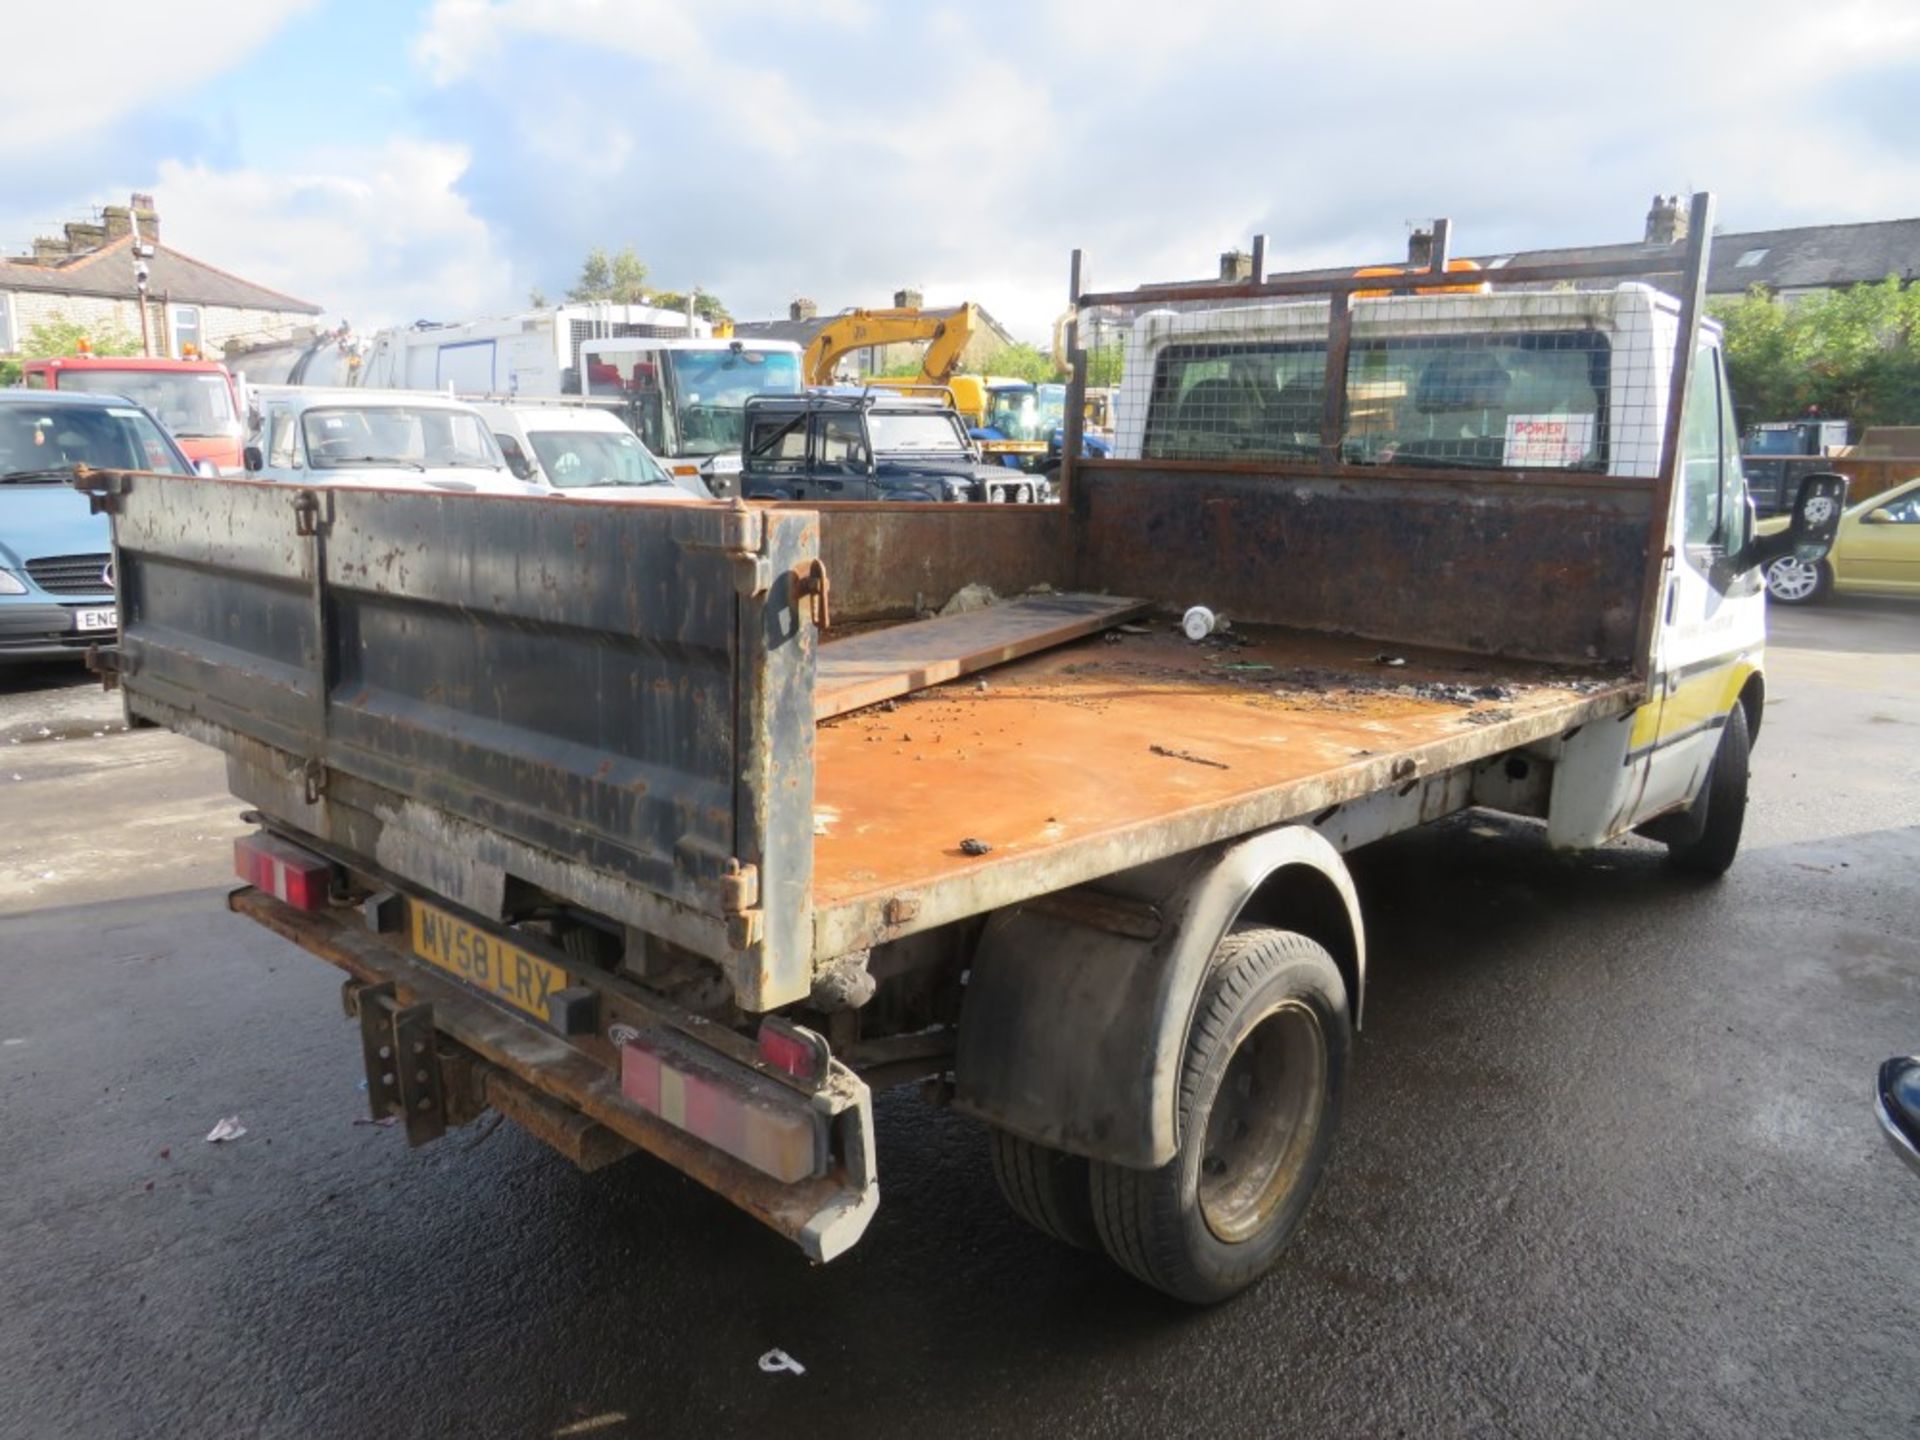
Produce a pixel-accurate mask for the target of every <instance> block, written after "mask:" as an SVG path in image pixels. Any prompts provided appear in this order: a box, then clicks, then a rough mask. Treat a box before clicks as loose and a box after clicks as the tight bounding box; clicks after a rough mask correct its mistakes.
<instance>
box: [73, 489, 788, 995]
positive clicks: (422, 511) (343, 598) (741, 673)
mask: <svg viewBox="0 0 1920 1440" xmlns="http://www.w3.org/2000/svg"><path fill="white" fill-rule="evenodd" d="M84 483H85V487H86V488H88V489H91V490H93V491H94V492H95V493H97V494H98V495H100V497H101V498H100V502H99V503H101V504H102V505H103V506H104V507H105V508H108V509H109V510H110V512H111V513H112V515H113V518H114V546H115V551H116V556H115V563H116V565H117V567H118V584H119V594H120V605H121V626H122V628H121V640H120V644H119V647H118V652H117V654H116V655H114V656H113V657H112V658H111V659H110V660H109V661H108V664H109V665H111V666H113V667H114V668H117V670H118V672H119V675H120V678H121V682H122V684H123V685H124V687H125V690H126V695H127V708H128V712H129V714H130V715H132V716H136V717H140V718H144V719H149V720H152V721H155V722H157V723H159V724H162V725H166V726H169V727H171V728H173V729H176V730H179V731H182V732H183V733H186V734H189V735H191V736H194V737H195V738H197V739H200V740H202V741H205V742H206V743H209V744H212V745H216V746H218V747H220V748H221V749H222V750H224V751H225V752H226V753H227V755H228V757H229V766H228V768H229V778H230V780H231V783H232V787H233V790H234V792H235V794H237V795H239V796H241V797H242V798H244V799H245V800H247V801H249V802H250V803H252V804H253V805H256V806H258V807H259V809H260V810H262V811H264V812H265V813H266V814H267V815H269V816H271V817H274V818H276V819H278V820H280V821H282V822H284V823H285V824H286V825H288V826H290V827H292V828H293V829H296V830H299V831H302V832H304V833H306V834H309V835H312V836H315V837H317V838H319V839H322V840H324V841H326V842H328V843H330V844H331V845H333V846H336V847H338V848H339V849H341V850H343V851H347V852H350V853H354V854H359V855H363V856H366V857H368V858H369V859H371V860H373V861H374V862H376V863H377V864H378V866H379V867H381V868H382V869H383V870H384V871H386V872H388V873H391V874H394V875H396V876H399V877H402V878H404V879H406V880H408V881H411V882H412V883H414V884H416V885H418V886H420V887H421V888H423V889H424V890H426V891H428V892H431V893H434V894H438V895H443V896H445V897H447V898H448V899H450V900H452V901H453V902H455V903H456V904H458V905H460V906H463V907H464V908H466V909H468V910H470V911H472V912H474V913H475V914H477V915H480V916H482V917H486V918H488V919H492V920H502V919H504V918H506V916H507V915H508V913H509V911H510V910H512V909H514V908H515V907H517V906H519V907H523V906H525V905H526V904H528V903H538V902H541V901H544V900H547V899H549V898H551V899H553V900H558V901H562V902H565V903H570V904H573V905H578V906H581V907H583V908H585V909H587V910H590V911H593V912H595V913H597V914H600V915H603V916H606V917H609V918H611V919H614V920H618V921H622V922H625V923H629V924H633V925H636V926H640V927H643V928H645V929H646V930H648V931H649V932H651V933H653V934H655V935H658V936H661V937H663V938H665V939H668V940H671V941H673V942H674V943H677V944H680V945H684V946H686V947H687V948H689V949H692V950H695V951H697V952H698V953H701V954H704V955H706V956H708V957H710V958H712V959H714V960H715V961H717V962H719V963H720V964H721V965H722V967H723V969H724V970H725V971H726V973H727V974H728V976H729V978H730V979H731V981H732V983H733V987H734V991H735V994H736V997H737V998H738V1000H739V1003H740V1004H741V1005H742V1006H743V1007H744V1008H747V1009H749V1010H765V1009H769V1008H772V1007H774V1006H777V1005H781V1004H786V1003H788V1002H791V1001H793V1000H796V999H799V998H801V997H803V996H804V995H805V994H806V993H807V989H808V985H809V982H810V978H811V953H810V934H811V930H810V905H811V901H810V897H809V891H810V884H811V870H812V842H811V835H812V801H813V769H812V766H813V716H812V708H811V707H812V689H813V678H814V660H815V648H816V636H815V626H814V624H813V622H812V619H811V618H810V615H809V610H808V607H807V603H806V598H805V592H806V589H807V581H806V579H805V578H804V577H805V576H806V575H807V574H808V572H809V570H810V567H811V566H812V562H813V561H814V559H815V557H816V555H817V553H818V532H817V522H816V519H815V516H814V515H813V514H811V513H808V512H801V511H760V510H748V509H746V508H745V507H743V506H739V505H734V506H726V505H720V504H713V505H670V506H669V505H661V506H652V505H606V504H596V503H594V502H591V501H578V500H570V499H565V498H555V499H551V500H544V499H525V498H518V497H515V498H496V497H489V496H478V495H465V494H459V495H455V494H443V493H424V492H408V491H389V490H362V489H344V488H343V489H325V488H317V489H312V490H305V489H299V488H296V487H292V486H287V485H277V484H263V483H257V482H248V481H236V480H212V479H203V478H199V477H184V476H161V475H149V474H135V473H123V472H104V473H101V472H97V473H95V474H94V475H93V476H92V477H90V478H89V479H88V480H87V481H85V482H84Z"/></svg>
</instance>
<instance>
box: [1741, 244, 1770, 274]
mask: <svg viewBox="0 0 1920 1440" xmlns="http://www.w3.org/2000/svg"><path fill="white" fill-rule="evenodd" d="M1766 258H1767V252H1766V250H1765V249H1761V250H1749V251H1747V252H1746V253H1744V254H1743V255H1741V257H1740V258H1739V259H1738V260H1736V261H1734V262H1733V268H1734V269H1736V270H1751V269H1752V268H1753V267H1754V266H1756V265H1758V264H1759V263H1760V262H1761V261H1762V260H1764V259H1766Z"/></svg>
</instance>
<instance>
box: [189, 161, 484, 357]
mask: <svg viewBox="0 0 1920 1440" xmlns="http://www.w3.org/2000/svg"><path fill="white" fill-rule="evenodd" d="M467 163H468V155H467V151H466V150H465V149H464V148H463V147H461V146H458V145H448V144H438V143H431V142H425V141H419V140H408V139H396V140H391V141H388V142H386V143H385V144H383V145H380V146H377V147H371V148H364V149H348V150H336V151H330V152H317V153H314V154H311V155H308V156H305V157H302V158H301V159H300V160H299V161H298V162H296V163H294V164H291V165H289V166H288V167H287V168H285V169H274V170H258V169H237V170H216V169H212V168H209V167H207V166H205V165H184V164H180V163H178V162H175V161H168V162H166V163H164V164H163V165H162V166H161V167H160V175H159V181H158V184H157V185H156V186H155V187H154V191H155V195H154V198H155V203H156V204H157V205H158V207H159V209H160V213H161V218H162V224H163V226H164V235H165V239H166V241H167V243H168V244H169V245H173V246H176V247H178V248H179V249H181V250H184V251H185V252H187V253H188V254H190V255H193V256H195V257H196V258H199V259H203V260H206V261H207V262H208V263H210V264H214V265H218V266H220V267H221V268H222V269H224V270H231V271H233V272H234V273H236V274H239V275H242V276H245V277H246V278H247V279H249V280H254V281H257V282H259V283H260V284H263V285H270V286H272V287H274V288H276V289H281V290H285V291H287V292H288V293H290V294H293V295H296V296H298V297H299V298H300V299H303V300H310V301H312V302H313V303H314V304H316V305H320V306H323V307H324V308H325V310H326V313H327V315H328V316H330V317H331V316H345V317H346V318H348V319H350V320H352V322H353V323H354V325H355V326H356V327H357V328H358V329H360V330H362V331H365V330H369V329H372V328H374V327H376V326H378V325H382V324H389V323H401V322H406V321H411V320H415V319H420V318H435V319H460V318H466V317H468V316H471V315H479V314H486V313H488V312H498V311H500V310H503V309H510V308H511V307H512V305H513V302H514V295H513V289H512V270H511V267H510V266H509V264H508V263H507V261H506V259H505V257H503V256H502V255H501V254H500V253H499V252H498V251H497V250H496V248H495V246H494V243H493V238H492V235H491V234H490V232H489V230H488V228H487V225H486V223H485V222H484V221H482V220H481V219H480V218H479V217H478V216H476V215H475V214H474V213H473V211H472V210H471V209H470V208H469V207H468V205H467V202H466V201H465V200H464V199H463V198H461V196H460V194H459V193H458V190H457V189H456V186H457V184H458V182H459V180H460V177H461V176H462V174H463V173H465V171H466V168H467Z"/></svg>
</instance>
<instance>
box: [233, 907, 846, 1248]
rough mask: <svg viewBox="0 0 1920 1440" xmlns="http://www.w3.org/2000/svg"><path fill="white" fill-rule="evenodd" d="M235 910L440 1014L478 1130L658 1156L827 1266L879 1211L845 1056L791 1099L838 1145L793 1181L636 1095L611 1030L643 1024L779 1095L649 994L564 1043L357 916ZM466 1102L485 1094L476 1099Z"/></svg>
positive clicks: (355, 980) (718, 1081) (386, 994)
mask: <svg viewBox="0 0 1920 1440" xmlns="http://www.w3.org/2000/svg"><path fill="white" fill-rule="evenodd" d="M228 905H229V908H231V909H232V910H233V911H234V912H235V913H236V914H240V915H245V916H246V917H247V918H249V919H251V920H254V921H257V922H258V923H259V924H262V925H264V926H266V927H267V928H268V929H269V930H272V931H274V932H275V933H276V934H278V935H281V936H284V937H285V938H286V939H288V940H291V941H293V943H294V944H296V945H298V946H300V947H301V948H302V949H303V950H306V951H307V952H309V953H310V954H313V955H316V956H318V957H319V958H320V959H322V960H325V961H327V962H328V963H329V964H331V965H335V966H337V967H339V968H340V969H341V970H343V971H345V972H346V973H347V975H348V977H349V979H348V981H347V990H346V999H347V1003H348V1007H349V1010H350V1012H352V1013H356V1014H358V1013H359V1011H360V999H361V997H362V996H366V995H368V992H369V991H372V992H373V994H374V995H377V996H379V997H380V1003H381V1004H382V1005H383V1006H387V1007H389V1008H391V1007H402V1008H405V1009H408V1010H412V1009H413V1008H414V1007H420V1006H431V1012H430V1022H431V1026H432V1029H433V1031H434V1032H435V1033H436V1036H437V1037H441V1039H442V1040H443V1041H451V1042H452V1044H451V1046H448V1045H446V1044H444V1043H441V1044H439V1045H438V1050H439V1054H440V1060H441V1065H440V1067H439V1068H440V1075H439V1078H438V1079H437V1080H436V1081H435V1082H434V1084H433V1086H432V1088H433V1089H434V1090H435V1091H436V1092H439V1091H444V1092H445V1093H446V1095H447V1096H448V1097H449V1098H448V1101H447V1110H448V1112H449V1115H448V1123H451V1124H458V1123H464V1122H465V1121H466V1120H468V1119H471V1118H472V1116H473V1114H474V1113H477V1109H478V1107H479V1106H481V1105H486V1106H491V1107H492V1108H494V1109H497V1110H499V1111H500V1112H501V1113H503V1114H505V1115H506V1116H507V1117H508V1118H509V1119H511V1120H514V1121H515V1122H516V1123H518V1124H520V1125H522V1126H523V1127H524V1128H526V1129H528V1130H530V1131H532V1133H534V1134H535V1135H536V1136H538V1137H539V1138H540V1139H542V1140H545V1141H547V1142H548V1143H549V1144H551V1145H553V1146H554V1148H556V1149H558V1150H560V1151H561V1152H562V1153H563V1154H565V1155H567V1156H568V1157H569V1158H570V1159H572V1160H574V1162H575V1163H576V1164H579V1165H580V1166H581V1167H582V1168H584V1169H591V1168H594V1167H595V1166H596V1165H597V1164H601V1163H605V1161H606V1160H608V1159H615V1158H618V1157H619V1156H620V1155H623V1154H625V1153H627V1151H628V1149H629V1148H632V1149H639V1150H645V1151H647V1152H648V1153H649V1154H651V1155H654V1156H656V1157H658V1158H659V1159H661V1160H664V1161H666V1162H667V1163H668V1164H669V1165H671V1166H673V1167H674V1168H675V1169H677V1170H679V1171H681V1172H682V1173H683V1174H686V1175H688V1176H690V1177H691V1178H693V1179H695V1180H697V1181H699V1182H700V1183H701V1184H702V1185H704V1186H706V1187H707V1188H708V1189H709V1190H712V1191H714V1192H715V1193H716V1194H718V1195H720V1196H722V1197H723V1198H725V1199H727V1200H730V1201H731V1202H733V1204H735V1205H737V1206H739V1207H740V1208H741V1209H742V1210H745V1211H746V1212H747V1213H748V1214H749V1215H752V1216H753V1217H754V1218H755V1219H756V1220H759V1221H760V1222H761V1223H762V1224H764V1225H766V1226H767V1227H768V1228H769V1229H772V1230H774V1231H776V1232H778V1233H779V1234H781V1235H783V1236H785V1237H786V1238H787V1239H789V1240H791V1241H793V1242H794V1243H795V1244H796V1245H798V1246H799V1247H800V1248H801V1250H802V1251H804V1252H805V1253H806V1255H807V1256H808V1258H809V1259H812V1260H814V1261H826V1260H831V1259H833V1258H834V1257H835V1256H837V1255H840V1254H842V1253H844V1252H845V1251H846V1250H847V1249H849V1248H850V1247H851V1246H852V1245H853V1244H854V1243H855V1242H857V1241H858V1240H859V1239H860V1237H861V1236H862V1235H863V1234H864V1233H865V1232H866V1228H867V1225H868V1223H869V1222H870V1221H871V1220H872V1218H873V1214H874V1211H875V1210H876V1209H877V1208H878V1206H879V1201H880V1192H879V1186H878V1184H877V1182H876V1180H875V1175H874V1155H873V1105H872V1095H871V1092H870V1091H869V1090H868V1088H867V1086H866V1085H865V1084H864V1083H863V1082H862V1081H861V1080H860V1079H859V1078H858V1077H857V1076H855V1075H854V1074H853V1072H852V1071H850V1070H848V1069H847V1068H846V1067H845V1066H843V1065H840V1064H838V1063H837V1062H835V1063H834V1064H833V1065H832V1067H831V1073H830V1075H829V1076H828V1079H827V1081H826V1082H825V1083H824V1084H823V1085H822V1086H820V1087H818V1089H817V1090H815V1091H813V1092H810V1093H803V1092H802V1091H801V1090H800V1089H797V1088H793V1087H787V1088H786V1089H784V1090H783V1091H781V1092H780V1096H781V1099H780V1101H779V1103H784V1104H786V1105H789V1106H791V1107H794V1108H795V1109H796V1110H799V1111H808V1110H811V1111H815V1112H819V1113H822V1114H824V1115H825V1117H826V1119H827V1126H826V1132H825V1133H826V1135H827V1137H828V1144H827V1153H826V1154H825V1156H824V1157H823V1162H824V1163H823V1164H822V1165H821V1167H820V1173H817V1174H815V1175H812V1176H809V1177H807V1178H803V1179H800V1180H798V1181H795V1182H792V1183H783V1182H781V1181H779V1180H776V1179H774V1178H773V1177H772V1176H770V1175H768V1174H765V1173H762V1171H760V1170H758V1169H756V1168H754V1167H753V1166H752V1165H750V1164H747V1163H746V1162H744V1161H743V1160H741V1159H738V1158H735V1156H734V1155H731V1154H728V1153H726V1152H725V1151H723V1150H721V1149H718V1148H716V1147H715V1146H713V1145H710V1144H707V1143H706V1142H704V1141H702V1140H700V1139H698V1138H696V1137H695V1136H693V1135H691V1134H689V1133H687V1131H685V1130H683V1129H679V1128H676V1126H675V1125H673V1124H671V1123H669V1122H668V1121H667V1120H665V1119H662V1118H660V1116H658V1115H655V1114H651V1113H649V1112H648V1111H647V1110H645V1109H642V1108H641V1107H640V1106H639V1105H637V1104H635V1103H634V1102H632V1101H631V1100H629V1099H628V1098H627V1096H626V1095H625V1094H623V1092H622V1076H621V1072H620V1070H619V1069H618V1068H617V1067H618V1066H619V1064H620V1051H619V1050H618V1049H617V1048H616V1047H615V1045H614V1044H613V1043H611V1042H610V1041H609V1040H608V1039H607V1032H608V1031H615V1030H619V1029H621V1028H622V1027H623V1026H626V1027H632V1026H636V1025H638V1026H642V1027H651V1028H652V1029H654V1030H655V1031H656V1032H661V1031H666V1032H671V1033H672V1035H673V1041H674V1043H675V1044H676V1045H677V1046H678V1047H679V1049H680V1051H681V1053H683V1054H684V1053H687V1052H688V1051H697V1052H698V1064H699V1068H700V1070H701V1073H702V1075H703V1076H704V1077H705V1079H706V1080H707V1082H708V1083H710V1084H712V1085H715V1086H718V1087H720V1088H723V1089H731V1090H734V1091H737V1092H738V1093H740V1094H748V1093H753V1094H755V1095H757V1096H758V1097H759V1103H761V1104H765V1103H766V1096H767V1093H768V1089H769V1086H768V1078H767V1075H766V1073H765V1072H764V1070H763V1069H761V1070H756V1068H755V1067H753V1066H751V1065H750V1064H748V1063H746V1062H745V1061H743V1059H742V1057H741V1055H740V1053H739V1049H738V1046H734V1045H731V1044H721V1045H712V1046H709V1045H700V1044H697V1043H696V1042H693V1041H690V1040H689V1038H688V1035H687V1029H686V1027H684V1026H683V1025H682V1023H681V1022H680V1021H679V1020H676V1019H675V1018H673V1017H671V1016H669V1015H667V1014H666V1013H665V1012H664V1011H663V1010H661V1009H658V1008H654V1007H653V1006H652V1004H651V1002H650V1001H648V1000H645V999H641V998H639V997H638V996H636V995H635V994H634V993H633V992H634V990H635V988H636V987H632V986H628V985H625V984H621V983H618V982H613V981H611V980H610V982H609V984H608V985H607V986H605V987H602V988H601V989H600V990H599V992H598V995H597V1000H598V1013H599V1015H600V1017H601V1022H602V1023H601V1025H600V1026H599V1030H598V1033H596V1034H593V1035H590V1036H575V1037H563V1036H561V1035H558V1034H556V1033H554V1032H553V1031H551V1030H549V1029H547V1028H544V1027H542V1026H540V1025H538V1024H535V1023H534V1022H532V1021H530V1020H526V1019H522V1018H520V1017H519V1016H518V1015H516V1014H515V1013H513V1012H511V1011H509V1010H508V1009H507V1008H506V1007H505V1006H503V1005H499V1004H496V1003H494V1002H492V1001H490V1000H487V999H484V998H482V997H481V996H479V995H477V994H475V993H473V992H472V991H471V990H469V989H468V988H467V987H466V986H464V985H462V984H461V983H459V982H458V981H456V980H454V979H452V978H451V977H449V976H446V975H445V974H443V973H442V972H440V971H438V970H436V969H434V968H433V967H432V966H430V965H427V964H426V963H424V962H422V961H419V960H416V959H414V958H413V957H412V956H411V955H410V954H409V952H408V951H407V949H406V948H405V947H404V941H403V940H402V938H401V936H400V935H397V934H394V933H391V932H389V933H377V932H376V931H374V930H373V929H371V928H369V927H370V924H371V922H368V921H363V919H362V917H361V915H360V913H359V912H356V911H354V910H351V909H348V908H345V907H334V908H331V909H325V910H319V911H311V910H300V909H296V908H295V907H294V906H292V905H289V904H287V903H285V902H283V901H280V900H276V899H274V898H273V897H272V896H271V895H268V894H266V893H265V892H264V891H261V890H257V889H253V888H251V887H249V888H244V889H240V890H236V891H234V892H233V893H232V894H231V895H230V896H229V897H228ZM574 978H575V979H576V981H577V980H579V979H581V978H582V977H579V976H576V977H574ZM374 987H378V989H377V990H375V989H374ZM369 998H371V997H369ZM609 1021H616V1022H618V1023H617V1024H609V1023H607V1022H609ZM692 1028H693V1029H695V1030H696V1031H697V1030H698V1029H699V1027H698V1026H697V1024H696V1025H695V1026H694V1027H692ZM708 1028H709V1029H711V1028H713V1027H708ZM721 1038H722V1040H723V1041H740V1043H741V1044H743V1045H744V1044H747V1043H748V1042H745V1041H744V1040H741V1037H737V1036H734V1035H732V1032H722V1036H721ZM459 1097H471V1100H470V1102H468V1103H465V1104H462V1103H459ZM409 1131H410V1134H411V1133H412V1126H411V1124H410V1126H409ZM432 1133H437V1131H434V1132H432Z"/></svg>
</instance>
